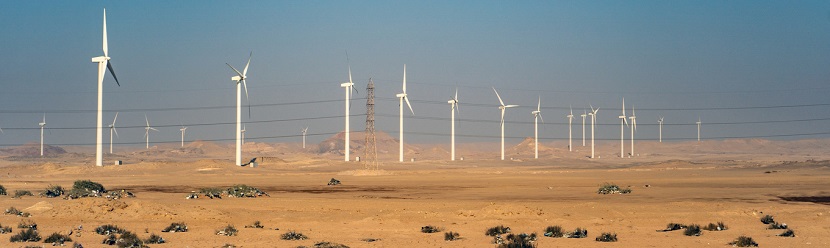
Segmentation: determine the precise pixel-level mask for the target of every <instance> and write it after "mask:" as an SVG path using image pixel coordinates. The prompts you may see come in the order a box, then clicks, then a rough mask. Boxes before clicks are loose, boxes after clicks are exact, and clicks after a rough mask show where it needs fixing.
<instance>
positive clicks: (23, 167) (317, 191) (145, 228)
mask: <svg viewBox="0 0 830 248" xmlns="http://www.w3.org/2000/svg"><path fill="white" fill-rule="evenodd" d="M806 143H807V145H814V144H816V143H815V142H813V143H810V142H806ZM818 143H820V144H827V143H828V142H826V141H820V142H818ZM718 144H719V145H721V146H722V147H721V148H718V147H717V146H716V145H718ZM788 144H789V143H788ZM801 145H805V144H801ZM659 146H660V145H658V144H650V145H649V144H645V145H643V146H642V148H640V149H642V150H643V151H650V152H649V153H643V154H640V156H635V157H634V158H625V159H622V158H619V157H618V156H619V154H618V153H617V154H616V155H614V153H613V152H614V150H616V152H619V147H617V148H614V147H613V146H610V145H609V146H607V147H605V148H604V150H602V152H603V155H602V158H599V159H589V158H586V157H585V156H586V152H585V150H584V149H585V148H583V147H578V148H579V151H574V152H567V149H564V150H563V149H559V148H556V149H554V148H547V149H548V150H545V152H544V154H543V156H542V158H540V159H539V160H534V159H532V153H530V152H529V151H526V150H522V148H521V147H522V144H520V145H519V146H517V147H518V148H514V149H519V151H518V152H517V151H515V150H514V151H513V153H512V154H511V156H510V157H514V159H515V161H509V160H508V161H500V160H496V159H495V158H496V157H497V156H498V154H497V153H491V152H489V153H486V154H488V155H487V156H489V157H492V158H493V159H489V158H488V159H470V158H469V157H472V154H473V152H470V151H467V153H466V154H467V156H468V159H466V160H465V161H455V162H449V161H445V160H443V159H440V158H438V157H439V156H436V157H435V158H429V157H428V156H426V155H423V154H422V153H423V152H424V151H428V150H430V149H429V148H422V149H420V150H421V151H420V152H421V154H422V155H421V157H425V158H424V159H420V160H418V161H416V162H414V163H413V162H407V163H397V162H390V161H393V160H394V159H393V157H394V156H393V155H389V154H383V155H382V159H383V160H384V162H383V163H382V165H381V171H380V172H375V173H367V172H365V171H362V170H361V169H362V164H360V163H357V162H341V160H342V157H338V155H337V154H327V155H326V154H324V155H319V154H317V155H315V154H312V153H305V152H303V151H296V150H292V151H291V152H287V153H286V152H283V153H277V155H274V156H275V157H281V158H282V159H280V160H276V159H272V160H271V161H273V162H268V160H266V162H263V163H261V164H260V166H259V167H257V168H249V167H236V166H233V165H232V161H230V160H227V159H219V158H217V159H204V158H200V156H188V157H186V158H181V157H174V156H171V155H169V154H168V153H154V154H146V153H135V152H122V153H121V155H119V156H118V157H117V158H119V159H123V160H124V161H125V165H122V166H106V167H95V166H91V165H90V164H91V155H92V154H88V155H78V154H76V153H68V154H66V155H60V156H54V157H49V158H20V157H5V158H4V159H3V160H2V161H0V175H2V176H3V179H2V180H0V184H2V185H3V186H5V187H6V188H7V190H8V191H9V192H10V193H12V192H14V191H15V190H19V189H26V190H31V191H32V192H33V193H35V194H37V193H38V192H40V191H42V190H43V189H45V188H46V187H47V186H49V185H61V186H63V187H65V188H71V186H72V183H73V182H74V181H75V180H82V179H89V180H93V181H96V182H99V183H101V184H103V185H104V186H105V187H106V188H107V189H109V190H120V189H126V190H128V191H131V192H133V193H135V194H136V196H137V197H135V198H124V199H119V200H107V199H102V198H84V199H78V200H64V199H57V198H41V197H37V196H34V197H31V196H30V197H23V198H22V199H15V198H11V197H10V196H0V208H4V209H5V208H8V207H15V208H18V209H21V210H24V211H26V212H30V213H31V214H32V216H31V217H28V218H26V219H31V220H33V221H35V222H36V223H37V224H38V229H39V230H40V233H41V236H43V237H45V236H47V235H48V234H51V233H52V232H63V233H67V232H68V231H69V230H71V229H72V227H77V226H78V225H82V226H83V231H81V235H80V237H77V236H74V235H73V237H72V238H73V239H74V240H75V241H77V242H78V243H81V244H83V245H84V247H105V245H102V244H101V241H102V240H103V239H104V236H101V235H97V234H95V233H94V231H93V229H94V228H95V227H97V226H99V225H102V224H115V225H118V226H119V227H123V228H125V229H128V230H130V231H133V232H135V233H138V235H139V237H141V238H146V237H148V236H149V235H150V233H156V234H159V235H161V236H162V237H163V238H165V239H166V240H167V241H168V243H166V244H154V245H150V246H151V247H219V246H221V245H223V244H226V243H230V244H235V245H237V246H238V247H297V246H309V247H312V246H313V245H314V244H315V243H317V242H321V241H329V242H336V243H341V244H344V245H348V246H350V247H495V245H494V244H492V240H493V239H492V237H489V236H486V235H485V234H484V232H485V230H486V229H487V228H489V227H492V226H496V225H505V226H509V227H510V228H511V230H512V231H513V232H514V233H521V232H526V233H532V232H535V233H537V234H538V235H539V236H540V237H539V239H538V241H536V244H537V245H538V247H729V245H727V243H729V242H730V241H732V240H734V239H735V238H737V237H738V236H741V235H746V236H751V237H752V238H753V239H754V240H756V241H757V242H758V243H759V244H760V245H761V246H762V247H830V235H828V234H830V187H828V186H830V162H828V161H827V160H826V159H828V157H830V156H827V155H823V153H824V152H826V148H825V147H827V146H819V147H814V148H812V149H806V148H802V147H797V146H795V148H793V146H794V145H786V146H784V145H778V146H776V145H775V142H771V143H770V142H766V141H764V142H759V141H754V142H753V141H748V142H739V143H736V144H732V143H729V142H720V143H717V144H712V146H711V147H714V148H711V149H710V150H706V149H704V148H703V147H701V146H700V144H692V145H689V144H674V145H666V146H669V147H670V148H658V147H659ZM550 147H561V146H560V145H559V144H550ZM707 147H710V146H707ZM730 147H731V150H730V149H727V148H730ZM771 147H772V148H771ZM272 148H273V146H272ZM796 148H798V149H796ZM285 149H287V148H285ZM588 149H590V148H588ZM67 150H70V151H71V149H67ZM433 150H434V149H433ZM159 154H161V155H159ZM165 154H166V155H165ZM440 156H444V155H443V154H442V155H440ZM615 156H616V157H615ZM204 157H210V156H207V155H206V156H204ZM793 161H795V162H793ZM331 178H336V179H339V180H341V181H342V185H338V186H327V185H326V183H327V182H328V181H329V179H331ZM605 182H611V183H615V184H618V185H620V186H630V187H631V189H632V190H633V192H632V193H631V194H628V195H598V194H597V193H596V191H597V189H598V187H599V186H600V185H601V184H603V183H605ZM234 184H247V185H250V186H254V187H258V188H260V189H261V190H264V191H266V192H268V193H269V194H270V197H260V198H244V199H243V198H228V197H225V198H223V199H208V198H199V199H190V200H188V199H185V196H186V195H187V194H188V193H190V192H191V191H197V190H198V189H199V188H204V187H229V186H231V185H234ZM646 185H648V186H646ZM766 214H770V215H773V216H774V217H775V219H776V221H779V222H783V223H786V224H787V225H789V226H790V227H791V228H792V230H793V231H795V233H796V235H797V237H794V238H785V237H777V236H776V234H779V233H781V232H782V230H768V229H767V226H766V225H764V224H762V223H761V222H760V221H759V218H760V217H761V216H763V215H766ZM23 219H24V218H22V217H17V216H12V215H0V225H3V226H12V228H13V229H14V233H16V232H18V231H19V228H17V224H18V223H19V222H20V221H21V220H23ZM257 220H258V221H260V222H261V223H262V224H263V225H264V226H265V228H263V229H253V228H243V226H245V225H250V224H252V223H253V222H254V221H257ZM718 221H723V222H724V223H726V224H727V225H728V227H729V229H728V230H726V231H720V232H712V231H704V232H703V235H701V236H699V237H688V236H684V235H683V233H682V231H674V232H657V231H656V230H660V229H663V228H665V226H666V224H668V223H670V222H676V223H682V224H699V225H706V224H708V223H710V222H715V223H716V222H718ZM172 222H185V223H186V224H187V225H188V227H189V229H190V230H189V231H188V232H185V233H162V232H160V231H161V230H162V229H163V228H164V227H166V226H168V225H169V224H170V223H172ZM228 224H231V225H234V226H236V227H237V228H238V229H239V235H238V236H233V237H226V236H218V235H215V234H214V233H215V231H216V230H217V229H219V228H220V227H223V226H226V225H228ZM425 225H434V226H439V227H443V228H444V229H445V231H453V232H458V233H459V234H460V235H461V238H462V239H461V240H457V241H451V242H450V241H444V235H443V232H441V233H433V234H425V233H421V232H420V228H421V227H422V226H425ZM549 225H560V226H562V227H563V228H564V229H565V230H573V229H575V228H577V227H582V228H586V229H588V238H585V239H565V238H548V237H543V236H542V233H543V230H544V228H545V227H547V226H549ZM277 228H278V229H279V230H275V229H277ZM289 230H294V231H298V232H301V233H303V234H305V235H306V236H308V237H309V239H308V240H301V241H285V240H281V239H280V235H281V234H283V233H285V232H287V231H289ZM77 232H78V231H75V233H76V234H77ZM602 232H613V233H616V234H617V235H618V239H619V241H618V242H616V243H601V242H596V241H594V238H595V237H596V236H598V235H599V234H600V233H602ZM10 236H11V234H0V246H2V247H23V246H25V245H35V243H9V242H8V237H10ZM364 239H377V241H374V242H366V241H363V240H364ZM37 245H45V244H43V243H37Z"/></svg>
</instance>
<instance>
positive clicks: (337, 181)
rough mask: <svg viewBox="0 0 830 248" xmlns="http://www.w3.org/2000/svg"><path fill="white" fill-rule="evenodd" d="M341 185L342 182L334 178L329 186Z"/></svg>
mask: <svg viewBox="0 0 830 248" xmlns="http://www.w3.org/2000/svg"><path fill="white" fill-rule="evenodd" d="M336 185H340V180H337V179H334V178H333V177H332V178H331V180H329V183H328V186H336Z"/></svg>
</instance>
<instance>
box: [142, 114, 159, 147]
mask: <svg viewBox="0 0 830 248" xmlns="http://www.w3.org/2000/svg"><path fill="white" fill-rule="evenodd" d="M144 121H145V122H147V127H144V139H146V142H147V144H146V147H145V148H146V149H150V130H153V131H156V132H158V131H159V130H158V129H155V128H153V127H150V119H147V115H144Z"/></svg>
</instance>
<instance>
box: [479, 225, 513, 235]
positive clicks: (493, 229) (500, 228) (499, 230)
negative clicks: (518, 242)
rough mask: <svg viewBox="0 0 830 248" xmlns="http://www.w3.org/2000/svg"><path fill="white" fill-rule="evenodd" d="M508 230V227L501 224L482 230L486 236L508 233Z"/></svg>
mask: <svg viewBox="0 0 830 248" xmlns="http://www.w3.org/2000/svg"><path fill="white" fill-rule="evenodd" d="M509 232H510V227H505V226H503V225H498V226H494V227H491V228H489V229H487V231H486V232H484V234H486V235H487V236H497V235H501V234H505V233H509Z"/></svg>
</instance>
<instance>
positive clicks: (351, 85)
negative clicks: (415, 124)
mask: <svg viewBox="0 0 830 248" xmlns="http://www.w3.org/2000/svg"><path fill="white" fill-rule="evenodd" d="M346 57H347V58H346V60H348V55H346ZM340 87H342V88H345V89H346V127H345V128H344V133H345V134H346V137H345V138H344V140H343V142H344V143H345V145H346V146H345V148H346V152H345V158H344V160H345V161H349V160H350V158H349V156H350V155H349V153H350V152H351V151H350V148H349V145H350V144H349V143H351V142H350V139H349V133H350V132H351V131H350V130H349V109H350V107H351V106H349V103H350V102H351V100H352V92H355V91H357V90H355V88H354V83H353V82H352V66H351V65H349V81H348V82H345V83H341V84H340ZM404 87H406V86H404ZM304 135H305V134H304ZM303 137H305V136H303ZM303 139H304V140H305V138H303ZM303 148H305V145H303Z"/></svg>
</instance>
